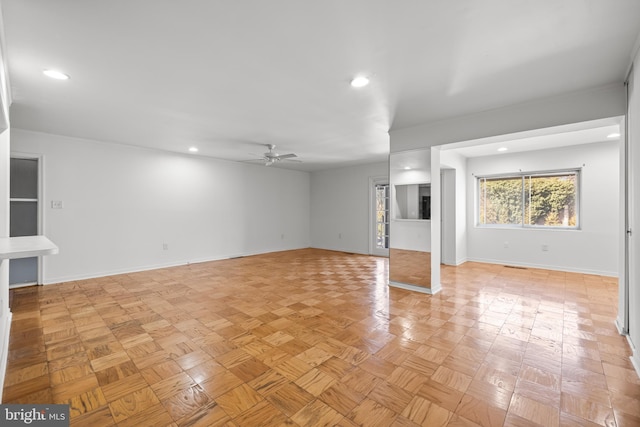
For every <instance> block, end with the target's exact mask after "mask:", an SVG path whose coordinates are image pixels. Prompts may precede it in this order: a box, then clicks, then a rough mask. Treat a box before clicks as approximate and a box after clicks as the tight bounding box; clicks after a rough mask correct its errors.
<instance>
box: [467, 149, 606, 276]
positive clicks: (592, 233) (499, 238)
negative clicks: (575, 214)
mask: <svg viewBox="0 0 640 427" xmlns="http://www.w3.org/2000/svg"><path fill="white" fill-rule="evenodd" d="M577 167H582V172H581V189H580V224H581V227H580V230H540V229H535V230H534V229H526V228H515V229H512V228H485V227H476V225H475V221H476V219H475V205H476V203H475V197H476V191H475V186H476V180H475V176H479V175H480V176H481V175H494V174H503V173H510V172H518V171H522V172H535V171H547V170H557V169H569V168H577ZM467 168H468V174H467V190H468V191H467V227H468V241H467V243H468V258H469V259H470V260H473V261H480V262H489V263H498V264H507V265H519V266H529V267H538V268H546V269H552V270H564V271H577V272H583V273H593V274H601V275H606V276H616V277H617V276H618V267H619V263H618V259H619V252H618V242H619V233H618V231H619V214H618V213H619V172H618V171H619V144H618V143H617V142H604V143H596V144H586V145H580V146H574V147H566V148H561V149H553V150H541V151H533V152H527V153H513V154H503V155H497V156H487V157H477V158H470V159H468V161H467ZM505 242H508V243H507V244H508V247H507V248H505V247H504V246H505ZM542 245H547V246H548V249H549V250H548V251H542Z"/></svg>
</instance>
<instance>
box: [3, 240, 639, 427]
mask: <svg viewBox="0 0 640 427" xmlns="http://www.w3.org/2000/svg"><path fill="white" fill-rule="evenodd" d="M387 275H388V260H387V259H385V258H377V257H369V256H363V255H353V254H345V253H340V252H330V251H323V250H314V249H305V250H298V251H287V252H280V253H273V254H266V255H258V256H251V257H246V258H239V259H230V260H223V261H215V262H208V263H201V264H192V265H186V266H180V267H175V268H166V269H160V270H154V271H147V272H141V273H134V274H123V275H118V276H110V277H104V278H99V279H91V280H84V281H76V282H70V283H64V284H58V285H51V286H44V287H42V286H40V287H30V288H22V289H15V290H12V291H11V308H12V311H13V314H14V318H13V324H12V328H11V337H10V353H9V362H8V364H9V366H8V371H7V376H6V384H5V388H4V396H3V398H4V402H5V403H64V404H68V405H70V413H71V416H72V420H71V425H74V426H91V427H93V426H113V425H118V426H154V427H155V426H164V425H167V426H252V427H253V426H280V425H282V426H285V425H287V426H324V425H326V426H358V425H362V426H430V427H432V426H451V427H454V426H456V427H457V426H465V427H471V426H483V427H488V426H503V425H504V426H519V427H526V426H545V427H547V426H581V427H589V426H598V425H600V426H619V427H623V426H639V425H640V380H639V379H638V377H637V375H636V373H635V371H634V370H633V368H632V366H631V364H630V362H629V356H630V350H629V347H628V344H627V343H626V341H625V338H624V337H622V336H620V335H619V334H618V333H617V331H616V329H615V326H614V319H615V315H616V305H617V285H616V281H615V280H614V279H611V278H606V277H599V276H589V275H583V274H573V273H564V272H556V271H545V270H535V269H516V268H507V267H504V266H496V265H486V264H478V263H466V264H464V265H462V266H459V267H455V268H454V267H443V272H442V285H443V290H442V292H441V293H439V294H437V295H435V296H430V295H425V294H419V293H414V292H410V291H406V290H402V289H396V288H389V287H388V286H387Z"/></svg>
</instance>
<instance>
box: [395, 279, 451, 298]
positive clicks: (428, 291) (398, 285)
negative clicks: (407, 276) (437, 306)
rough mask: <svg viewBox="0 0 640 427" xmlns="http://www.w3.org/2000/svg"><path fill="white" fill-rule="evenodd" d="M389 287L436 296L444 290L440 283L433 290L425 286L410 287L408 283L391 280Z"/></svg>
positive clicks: (432, 287)
mask: <svg viewBox="0 0 640 427" xmlns="http://www.w3.org/2000/svg"><path fill="white" fill-rule="evenodd" d="M389 286H392V287H394V288H400V289H405V290H407V291H414V292H420V293H422V294H427V295H434V294H437V293H438V292H440V291H441V290H442V286H440V284H439V283H438V284H437V285H436V286H431V288H425V287H424V286H417V285H410V284H408V283H402V282H394V281H392V280H389Z"/></svg>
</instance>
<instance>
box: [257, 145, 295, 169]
mask: <svg viewBox="0 0 640 427" xmlns="http://www.w3.org/2000/svg"><path fill="white" fill-rule="evenodd" d="M264 146H265V147H267V148H268V149H269V151H267V152H266V153H264V154H263V155H262V157H261V158H259V159H252V160H249V161H250V162H261V163H264V165H265V166H271V165H272V164H274V163H278V162H280V161H282V160H287V161H290V162H299V161H300V160H293V158H294V157H298V156H297V155H295V154H293V153H289V154H278V153H276V152H275V151H274V150H275V149H276V146H275V145H274V144H264Z"/></svg>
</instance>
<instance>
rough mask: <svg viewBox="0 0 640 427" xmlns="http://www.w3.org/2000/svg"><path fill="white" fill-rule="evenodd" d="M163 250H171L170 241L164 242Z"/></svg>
mask: <svg viewBox="0 0 640 427" xmlns="http://www.w3.org/2000/svg"><path fill="white" fill-rule="evenodd" d="M162 250H163V251H168V250H169V244H168V243H163V244H162Z"/></svg>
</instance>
